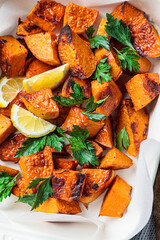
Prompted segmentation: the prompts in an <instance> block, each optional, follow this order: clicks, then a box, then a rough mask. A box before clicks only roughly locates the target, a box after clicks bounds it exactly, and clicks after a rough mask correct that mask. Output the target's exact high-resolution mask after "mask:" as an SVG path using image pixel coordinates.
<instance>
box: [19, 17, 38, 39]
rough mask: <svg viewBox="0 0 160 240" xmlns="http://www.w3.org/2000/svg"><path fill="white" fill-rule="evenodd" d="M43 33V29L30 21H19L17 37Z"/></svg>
mask: <svg viewBox="0 0 160 240" xmlns="http://www.w3.org/2000/svg"><path fill="white" fill-rule="evenodd" d="M40 32H42V29H41V28H39V27H38V26H37V25H35V24H34V23H33V22H31V21H29V20H24V21H21V20H20V21H19V24H18V27H17V35H19V36H27V35H31V34H35V33H40Z"/></svg>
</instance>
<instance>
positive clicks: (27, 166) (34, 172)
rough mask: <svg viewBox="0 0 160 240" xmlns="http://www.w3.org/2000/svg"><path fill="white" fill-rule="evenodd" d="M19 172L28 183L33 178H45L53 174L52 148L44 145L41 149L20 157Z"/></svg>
mask: <svg viewBox="0 0 160 240" xmlns="http://www.w3.org/2000/svg"><path fill="white" fill-rule="evenodd" d="M19 165H20V168H21V172H22V174H23V177H24V179H25V181H26V184H29V183H30V181H31V180H33V179H35V178H45V177H49V176H51V175H52V174H53V168H54V166H53V159H52V150H51V149H50V148H49V147H48V146H46V147H45V148H44V150H43V151H41V152H37V153H33V154H31V155H28V156H25V157H21V158H20V161H19Z"/></svg>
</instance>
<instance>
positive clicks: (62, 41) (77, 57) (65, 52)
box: [58, 25, 97, 79]
mask: <svg viewBox="0 0 160 240" xmlns="http://www.w3.org/2000/svg"><path fill="white" fill-rule="evenodd" d="M58 53H59V58H60V61H61V63H62V64H65V63H69V66H70V71H71V74H72V75H73V76H75V77H78V78H80V79H86V78H89V77H90V76H91V75H92V74H93V72H94V71H95V69H96V63H97V60H96V58H95V56H94V54H93V52H92V50H91V49H90V48H89V46H88V45H87V44H86V43H85V42H84V40H82V39H81V38H80V37H79V36H78V34H76V33H74V32H73V31H71V29H70V27H69V25H66V26H65V27H64V28H62V30H61V32H60V35H59V39H58Z"/></svg>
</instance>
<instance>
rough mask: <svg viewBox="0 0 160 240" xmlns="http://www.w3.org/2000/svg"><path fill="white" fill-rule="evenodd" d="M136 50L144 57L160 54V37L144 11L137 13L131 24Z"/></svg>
mask: <svg viewBox="0 0 160 240" xmlns="http://www.w3.org/2000/svg"><path fill="white" fill-rule="evenodd" d="M129 28H130V31H131V35H132V40H133V43H134V47H135V49H136V51H137V52H138V53H139V54H140V55H141V56H143V57H159V56H160V37H159V35H158V32H157V30H156V29H155V28H154V26H153V25H152V24H151V23H150V22H149V21H148V20H147V18H145V17H144V15H143V14H142V13H139V14H137V15H136V16H135V17H134V18H133V20H132V22H131V24H130V26H129Z"/></svg>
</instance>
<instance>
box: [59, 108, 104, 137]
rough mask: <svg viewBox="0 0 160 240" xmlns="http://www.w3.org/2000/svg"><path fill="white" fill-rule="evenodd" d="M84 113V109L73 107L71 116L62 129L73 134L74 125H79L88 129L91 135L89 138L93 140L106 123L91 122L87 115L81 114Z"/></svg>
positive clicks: (70, 112)
mask: <svg viewBox="0 0 160 240" xmlns="http://www.w3.org/2000/svg"><path fill="white" fill-rule="evenodd" d="M83 111H84V109H83V108H78V107H71V109H70V111H69V114H68V116H67V118H66V120H65V121H64V123H63V124H62V126H61V128H62V129H64V130H66V131H68V132H71V131H72V128H73V125H79V126H80V128H84V129H87V130H88V132H89V134H90V135H89V137H90V138H92V137H94V136H95V135H96V134H97V133H98V132H99V130H100V129H101V128H102V127H103V125H104V121H103V120H101V121H100V122H94V121H92V120H90V119H89V118H88V117H87V116H86V115H84V114H83V113H81V112H83Z"/></svg>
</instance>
